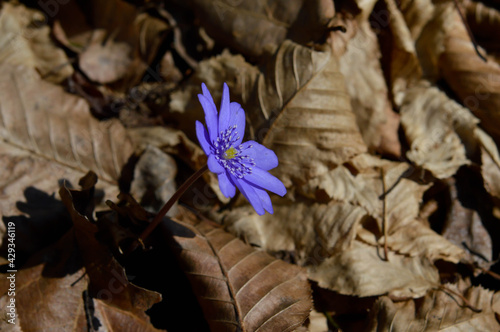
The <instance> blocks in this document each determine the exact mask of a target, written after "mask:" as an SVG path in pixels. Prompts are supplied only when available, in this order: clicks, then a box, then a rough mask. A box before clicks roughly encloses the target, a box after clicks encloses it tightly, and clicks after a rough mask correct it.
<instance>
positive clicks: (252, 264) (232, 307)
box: [165, 221, 312, 332]
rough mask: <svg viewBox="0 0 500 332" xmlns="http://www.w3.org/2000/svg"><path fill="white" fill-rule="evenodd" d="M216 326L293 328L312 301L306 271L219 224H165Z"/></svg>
mask: <svg viewBox="0 0 500 332" xmlns="http://www.w3.org/2000/svg"><path fill="white" fill-rule="evenodd" d="M165 229H166V231H167V232H168V234H169V236H171V237H172V238H173V248H174V249H176V250H175V251H176V252H177V255H178V259H179V262H180V265H181V267H182V269H183V270H184V272H185V273H186V275H187V277H188V279H189V280H190V282H191V285H192V288H193V290H194V292H195V294H196V296H197V298H198V301H199V303H200V305H201V307H202V310H203V312H204V315H205V318H206V320H207V322H208V324H209V326H210V328H211V330H213V331H248V332H250V331H257V330H258V331H292V330H294V329H295V328H297V327H299V326H301V325H302V324H303V322H304V321H305V319H306V318H307V317H308V316H309V311H310V310H311V307H312V300H311V290H310V287H309V284H308V282H307V278H306V276H305V273H303V272H302V270H301V269H300V268H299V267H297V266H294V265H290V264H287V263H285V262H283V261H281V260H277V259H275V258H273V257H271V256H270V255H268V254H266V253H265V252H264V251H261V250H256V249H254V248H252V247H250V246H248V245H246V244H244V243H243V242H242V241H241V240H239V239H237V238H235V237H234V236H233V235H231V234H229V233H227V232H225V231H224V230H222V229H221V228H220V227H218V226H217V225H216V224H214V223H212V222H209V221H201V222H198V223H197V224H194V225H189V224H187V223H184V222H181V221H170V222H169V223H167V224H165Z"/></svg>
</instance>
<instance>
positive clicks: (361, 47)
mask: <svg viewBox="0 0 500 332" xmlns="http://www.w3.org/2000/svg"><path fill="white" fill-rule="evenodd" d="M380 56H381V55H380V49H379V46H378V41H377V36H376V35H375V33H374V32H373V31H372V30H371V29H370V26H369V23H368V21H363V22H361V23H360V24H359V29H358V30H357V33H356V35H355V36H354V37H353V38H352V39H351V40H350V41H349V43H348V44H347V51H346V53H344V54H343V55H342V57H341V58H340V60H339V65H340V71H341V73H342V75H344V77H348V78H349V79H346V80H345V84H346V88H347V91H348V92H349V95H350V97H351V105H352V110H353V111H354V113H355V114H356V122H357V124H358V126H359V128H360V131H361V134H362V135H363V140H364V141H365V143H366V145H367V146H368V147H369V148H370V149H371V150H376V151H379V152H382V153H387V154H391V155H394V156H399V154H400V149H401V145H400V144H399V139H398V127H399V121H398V120H399V116H398V115H397V114H396V113H394V112H393V111H392V109H391V104H390V102H389V99H388V97H387V86H386V84H385V79H384V74H383V72H382V68H381V67H380V62H379V58H380ZM359 63H363V67H360V66H358V65H357V64H359Z"/></svg>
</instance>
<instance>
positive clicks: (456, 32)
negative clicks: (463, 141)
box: [417, 3, 500, 140]
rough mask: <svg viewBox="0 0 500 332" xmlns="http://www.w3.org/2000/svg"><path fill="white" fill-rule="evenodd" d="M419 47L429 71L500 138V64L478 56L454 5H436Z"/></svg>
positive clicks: (485, 126)
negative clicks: (485, 60) (445, 83)
mask: <svg viewBox="0 0 500 332" xmlns="http://www.w3.org/2000/svg"><path fill="white" fill-rule="evenodd" d="M436 31H437V33H436ZM417 45H418V48H419V53H422V56H423V58H424V60H425V67H426V71H427V72H429V73H431V75H434V77H439V76H442V77H443V78H444V79H445V80H446V82H447V83H448V84H449V86H450V87H451V89H452V90H453V92H455V93H456V95H457V96H458V98H459V99H460V101H461V102H462V103H463V104H464V105H465V106H466V107H467V108H469V109H470V110H471V111H472V112H473V113H474V115H476V116H477V117H478V118H479V119H480V120H481V126H482V127H483V128H484V129H485V130H486V132H488V134H490V135H491V136H492V137H493V138H494V139H495V140H496V139H499V138H500V126H499V125H498V124H499V122H500V112H499V110H500V65H499V64H498V63H495V62H493V61H488V62H484V61H483V60H482V59H481V58H480V57H479V56H478V55H477V54H476V51H475V50H474V47H473V44H472V43H471V41H470V38H469V36H468V34H467V31H466V28H465V27H464V25H463V23H462V21H461V19H460V16H459V14H458V13H457V11H456V9H455V7H454V4H453V3H445V4H440V5H437V6H436V10H435V13H434V17H433V19H432V20H431V21H430V22H429V24H428V25H427V26H426V28H425V29H424V31H423V32H422V35H421V37H420V39H419V42H418V44H417Z"/></svg>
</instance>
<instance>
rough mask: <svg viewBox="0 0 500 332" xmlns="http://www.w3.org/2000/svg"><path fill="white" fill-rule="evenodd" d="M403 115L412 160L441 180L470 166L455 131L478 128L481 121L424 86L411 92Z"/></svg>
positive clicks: (441, 94) (407, 96) (409, 155)
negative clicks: (459, 169) (462, 167)
mask: <svg viewBox="0 0 500 332" xmlns="http://www.w3.org/2000/svg"><path fill="white" fill-rule="evenodd" d="M400 112H401V124H402V126H403V128H404V130H405V134H406V138H407V140H408V143H409V144H410V150H409V151H408V152H407V153H406V155H407V157H408V159H410V160H411V161H413V162H414V163H415V164H416V165H418V166H421V167H423V168H424V169H427V170H429V171H430V172H431V173H432V174H433V175H434V176H435V177H437V178H439V179H444V178H447V177H450V176H452V175H453V174H455V172H456V171H457V170H458V168H459V167H461V166H463V165H467V164H469V160H468V159H467V157H466V155H465V152H466V151H465V147H464V145H463V144H462V142H461V140H460V136H459V135H458V134H457V133H456V130H455V128H457V127H462V128H459V129H461V130H462V131H464V130H466V128H464V127H468V128H467V129H472V130H473V129H474V128H475V124H476V123H477V120H476V119H475V117H474V116H472V115H471V114H470V113H469V112H468V110H466V109H464V108H463V107H462V106H461V105H459V104H457V103H456V102H455V101H453V100H451V99H449V98H448V97H447V96H446V95H445V94H444V93H443V92H441V91H439V90H438V89H436V88H434V87H430V86H429V85H428V84H425V83H423V84H420V85H418V86H415V87H413V88H411V89H409V90H408V91H407V93H406V97H405V99H404V101H403V104H402V106H401V111H400ZM469 133H470V132H469Z"/></svg>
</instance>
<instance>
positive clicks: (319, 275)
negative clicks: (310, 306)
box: [308, 240, 439, 298]
mask: <svg viewBox="0 0 500 332" xmlns="http://www.w3.org/2000/svg"><path fill="white" fill-rule="evenodd" d="M383 255H384V250H383V248H381V247H379V246H370V245H367V244H365V243H363V242H361V241H357V240H356V241H354V242H353V243H352V245H351V247H350V248H349V249H347V250H345V251H342V252H341V253H340V254H338V255H335V256H332V257H330V258H327V259H325V260H324V261H323V262H322V263H321V264H319V265H317V266H314V265H313V266H309V267H308V272H309V278H310V279H312V280H314V281H317V282H318V285H319V286H320V287H323V288H329V289H332V290H334V291H337V292H339V293H340V294H344V295H355V296H361V297H365V296H375V295H382V294H389V295H390V296H394V297H396V298H418V297H421V296H423V295H424V294H425V292H426V291H427V290H428V289H430V288H432V287H434V286H435V285H437V284H438V283H439V275H438V270H437V269H436V267H435V266H434V265H433V264H432V263H431V262H430V260H428V259H426V258H424V257H409V256H406V255H399V254H396V253H394V252H392V251H389V256H388V261H386V260H384V257H383ZM381 271H383V273H381Z"/></svg>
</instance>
